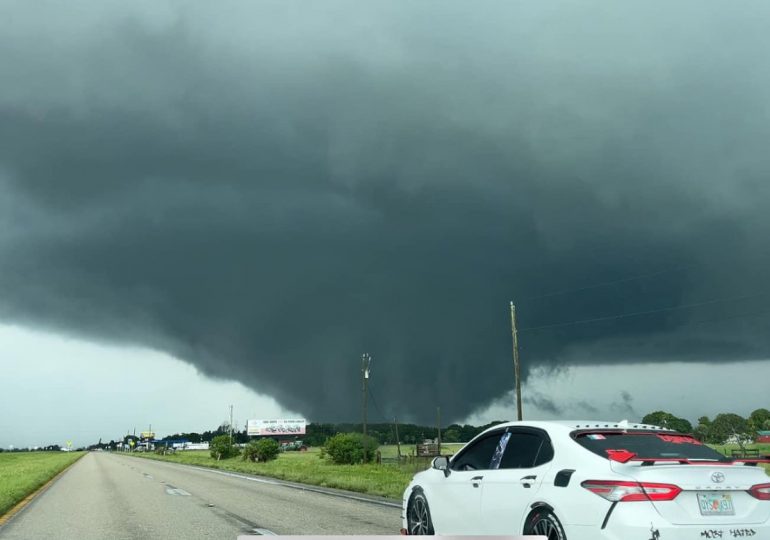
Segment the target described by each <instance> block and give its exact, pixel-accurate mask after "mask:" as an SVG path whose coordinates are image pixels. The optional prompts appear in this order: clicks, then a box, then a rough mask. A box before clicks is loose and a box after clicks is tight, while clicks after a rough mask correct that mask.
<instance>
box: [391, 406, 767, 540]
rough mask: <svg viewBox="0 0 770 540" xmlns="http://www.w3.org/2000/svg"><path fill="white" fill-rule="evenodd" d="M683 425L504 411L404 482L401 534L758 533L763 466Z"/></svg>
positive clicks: (554, 539) (672, 537)
mask: <svg viewBox="0 0 770 540" xmlns="http://www.w3.org/2000/svg"><path fill="white" fill-rule="evenodd" d="M759 461H761V460H748V459H746V460H741V461H734V460H732V459H727V458H725V457H724V456H723V455H721V454H720V453H718V452H716V451H715V450H713V449H711V448H709V447H708V446H705V445H703V444H701V443H700V442H698V441H697V440H696V439H694V438H693V437H692V436H690V435H684V434H680V433H676V432H674V431H671V430H667V429H664V428H660V427H655V426H647V425H641V424H628V423H626V422H619V423H617V422H614V423H611V422H585V421H581V422H578V421H575V422H567V421H558V422H546V421H543V422H509V423H505V424H499V425H497V426H494V427H492V428H490V429H488V430H486V431H485V432H483V433H481V434H480V435H479V436H477V437H476V438H474V439H473V440H472V441H471V442H469V443H468V444H467V445H465V446H464V447H463V449H462V450H460V451H459V452H458V453H457V454H455V455H454V456H453V457H452V458H451V459H447V458H446V457H437V458H435V459H434V460H433V465H432V467H431V468H430V469H428V470H426V471H423V472H421V473H418V474H417V475H415V477H414V479H413V480H412V482H411V483H410V484H409V486H408V487H407V489H406V491H405V492H404V499H403V514H402V522H403V529H402V531H401V532H402V533H403V534H411V535H418V534H440V535H518V534H532V535H542V536H546V537H547V538H548V540H598V539H612V540H685V539H686V540H704V539H709V538H721V539H724V538H753V539H755V540H770V477H768V476H767V474H766V473H765V471H764V469H763V468H762V467H759V466H757V463H758V462H759Z"/></svg>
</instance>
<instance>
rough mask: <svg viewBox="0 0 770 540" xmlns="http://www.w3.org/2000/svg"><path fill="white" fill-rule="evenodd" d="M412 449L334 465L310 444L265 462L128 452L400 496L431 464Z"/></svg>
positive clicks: (385, 450) (452, 447)
mask: <svg viewBox="0 0 770 540" xmlns="http://www.w3.org/2000/svg"><path fill="white" fill-rule="evenodd" d="M441 446H442V453H444V454H448V453H454V452H455V451H457V449H459V448H460V447H461V446H462V445H461V444H447V445H446V448H444V446H445V445H443V444H442V445H441ZM413 449H414V446H413V445H411V446H407V445H402V446H401V453H402V456H403V455H404V454H407V455H406V456H405V458H404V459H402V463H401V464H398V463H396V462H395V460H396V457H397V449H396V446H395V445H393V446H381V447H380V451H381V453H382V457H383V460H386V461H385V462H383V463H382V464H381V465H377V464H366V465H334V464H332V463H329V462H327V461H326V460H324V459H321V457H320V449H319V448H311V449H309V450H308V451H307V452H282V453H281V454H279V456H278V459H276V460H274V461H269V462H267V463H251V462H248V461H242V460H241V458H240V456H239V457H236V458H232V459H223V460H221V461H217V460H216V459H214V458H212V457H211V456H210V455H209V452H208V451H207V450H186V451H181V452H177V453H176V454H169V455H166V456H162V455H157V454H154V453H133V454H131V455H133V456H139V457H143V458H149V459H158V460H161V461H173V462H175V463H184V464H187V465H198V466H201V467H211V468H214V469H223V470H228V471H235V472H243V473H247V474H255V475H260V476H269V477H271V478H279V479H281V480H288V481H291V482H301V483H303V484H311V485H315V486H322V487H330V488H336V489H345V490H349V491H356V492H358V493H368V494H370V495H380V496H383V497H390V498H394V499H400V498H401V495H402V494H403V492H404V489H405V488H406V486H407V484H408V483H409V481H410V480H411V479H412V476H413V475H414V474H415V473H416V472H418V471H421V470H424V469H426V468H428V467H429V466H430V459H429V458H415V457H413V456H409V455H408V452H411V451H412V450H413ZM389 459H393V460H394V461H393V462H392V463H390V462H388V461H387V460H389Z"/></svg>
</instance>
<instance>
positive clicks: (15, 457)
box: [0, 452, 84, 516]
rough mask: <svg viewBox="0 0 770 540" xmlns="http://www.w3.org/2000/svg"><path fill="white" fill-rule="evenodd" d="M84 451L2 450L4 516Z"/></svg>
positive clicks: (0, 482) (0, 484) (0, 477)
mask: <svg viewBox="0 0 770 540" xmlns="http://www.w3.org/2000/svg"><path fill="white" fill-rule="evenodd" d="M83 454H84V452H3V453H0V516H1V515H3V514H5V513H6V512H8V510H10V509H11V508H13V507H14V506H15V505H16V504H18V503H19V502H20V501H21V500H22V499H24V497H26V496H27V495H29V494H30V493H32V492H33V491H35V490H36V489H38V488H39V487H40V486H42V485H44V484H45V483H46V482H48V481H49V480H50V479H51V478H53V477H54V476H56V475H57V474H59V473H60V472H61V471H62V470H64V469H65V468H66V467H67V466H68V465H70V464H71V463H73V462H74V461H75V460H77V459H78V458H79V457H81V456H82V455H83Z"/></svg>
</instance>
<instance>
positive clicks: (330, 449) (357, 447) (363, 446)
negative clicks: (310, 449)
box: [323, 433, 379, 464]
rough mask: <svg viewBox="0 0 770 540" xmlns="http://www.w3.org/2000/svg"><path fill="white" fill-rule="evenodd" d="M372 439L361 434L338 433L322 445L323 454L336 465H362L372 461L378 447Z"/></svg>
mask: <svg viewBox="0 0 770 540" xmlns="http://www.w3.org/2000/svg"><path fill="white" fill-rule="evenodd" d="M378 446H379V445H378V443H377V441H376V440H375V439H374V438H373V437H369V436H368V435H367V436H364V435H363V434H361V433H338V434H337V435H334V436H333V437H329V438H328V439H327V440H326V444H325V445H324V447H323V448H324V453H325V455H326V456H327V458H328V459H330V460H331V461H332V462H333V463H337V464H353V463H363V462H364V455H365V456H366V461H367V462H370V461H374V455H375V452H376V451H377V447H378Z"/></svg>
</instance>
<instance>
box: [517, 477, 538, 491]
mask: <svg viewBox="0 0 770 540" xmlns="http://www.w3.org/2000/svg"><path fill="white" fill-rule="evenodd" d="M535 480H537V476H535V475H534V474H531V475H529V476H525V477H523V478H522V479H521V480H519V482H521V485H522V486H524V487H525V488H528V487H532V482H534V481H535Z"/></svg>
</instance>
